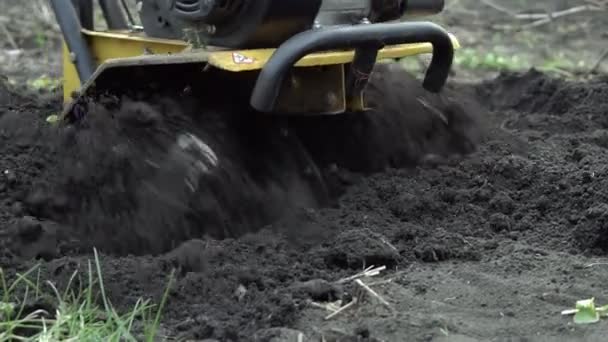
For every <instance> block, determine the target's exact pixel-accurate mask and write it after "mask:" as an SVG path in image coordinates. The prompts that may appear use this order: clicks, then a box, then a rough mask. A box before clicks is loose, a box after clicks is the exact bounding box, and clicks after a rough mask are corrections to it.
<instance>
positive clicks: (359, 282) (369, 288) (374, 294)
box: [355, 279, 393, 309]
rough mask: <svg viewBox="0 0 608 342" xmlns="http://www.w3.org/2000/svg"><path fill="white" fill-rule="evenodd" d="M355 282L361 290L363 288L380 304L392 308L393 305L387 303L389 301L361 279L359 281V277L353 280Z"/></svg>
mask: <svg viewBox="0 0 608 342" xmlns="http://www.w3.org/2000/svg"><path fill="white" fill-rule="evenodd" d="M355 283H356V284H357V285H359V286H360V287H361V288H362V289H363V290H365V291H366V292H367V293H369V294H370V295H371V296H372V297H374V298H376V299H378V300H379V301H380V302H381V303H382V304H384V305H385V306H386V307H388V308H390V309H392V308H393V307H392V306H391V305H390V304H389V302H387V301H386V300H385V299H384V298H382V296H380V295H379V294H378V293H376V291H374V290H373V289H372V288H371V287H369V286H368V285H366V284H365V283H364V282H363V281H361V279H357V280H355Z"/></svg>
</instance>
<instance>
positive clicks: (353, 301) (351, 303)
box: [325, 297, 358, 320]
mask: <svg viewBox="0 0 608 342" xmlns="http://www.w3.org/2000/svg"><path fill="white" fill-rule="evenodd" d="M357 302H358V300H357V297H353V300H351V301H350V303H348V304H346V305H344V306H342V307H341V308H339V309H338V310H336V311H334V312H332V313H330V314H329V315H327V316H325V320H330V319H332V318H334V317H336V316H337V315H338V314H340V313H342V312H344V311H345V310H346V309H348V308H350V307H351V306H353V305H355V304H357Z"/></svg>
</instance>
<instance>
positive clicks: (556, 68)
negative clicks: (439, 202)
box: [0, 0, 608, 89]
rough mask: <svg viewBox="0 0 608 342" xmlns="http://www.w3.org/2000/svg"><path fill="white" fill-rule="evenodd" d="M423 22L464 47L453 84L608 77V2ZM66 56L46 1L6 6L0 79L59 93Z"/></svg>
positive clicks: (497, 4)
mask: <svg viewBox="0 0 608 342" xmlns="http://www.w3.org/2000/svg"><path fill="white" fill-rule="evenodd" d="M125 1H127V2H128V3H130V4H132V5H134V4H135V1H136V0H125ZM410 19H411V18H407V20H410ZM423 19H424V20H432V21H435V22H437V23H440V24H442V25H444V27H445V28H446V29H447V30H449V31H450V32H453V33H455V34H456V35H457V37H458V38H459V39H460V41H461V43H462V49H461V50H459V51H458V52H457V55H456V59H455V66H454V74H453V76H452V79H456V80H459V81H475V80H479V79H480V78H488V77H493V76H495V75H496V74H497V73H499V72H500V71H503V70H527V69H529V68H531V67H534V68H536V69H539V70H542V71H545V72H547V73H553V74H557V75H560V76H563V77H586V76H587V75H590V74H593V73H598V72H606V71H608V0H537V1H528V0H446V9H445V11H444V12H443V13H442V14H440V15H437V16H435V17H429V18H423ZM60 51H61V50H60V35H59V31H58V27H57V25H56V23H55V18H54V16H53V13H52V11H51V10H50V7H49V4H48V1H47V0H28V1H23V0H2V1H0V77H3V78H6V79H7V80H8V81H9V82H10V83H21V84H27V85H28V86H30V87H38V88H45V89H49V88H53V87H57V86H58V85H59V79H58V77H60V75H61V64H60V62H61V54H60ZM402 63H404V65H406V67H407V68H408V69H410V70H412V71H421V70H422V68H423V67H424V66H425V60H424V57H423V58H420V59H419V58H410V59H407V60H404V61H402Z"/></svg>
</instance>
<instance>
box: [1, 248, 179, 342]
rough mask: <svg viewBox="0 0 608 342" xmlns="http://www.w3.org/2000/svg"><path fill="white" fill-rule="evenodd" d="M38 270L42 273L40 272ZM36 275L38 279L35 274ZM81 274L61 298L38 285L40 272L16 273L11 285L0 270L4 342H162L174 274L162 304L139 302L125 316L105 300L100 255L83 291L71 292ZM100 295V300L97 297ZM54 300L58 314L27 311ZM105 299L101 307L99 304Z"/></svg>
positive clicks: (53, 290) (49, 287) (51, 289)
mask: <svg viewBox="0 0 608 342" xmlns="http://www.w3.org/2000/svg"><path fill="white" fill-rule="evenodd" d="M36 270H38V272H36ZM34 273H36V277H35V279H31V278H32V277H31V275H32V274H34ZM76 277H77V272H74V273H73V274H72V277H71V278H70V281H69V284H68V286H66V290H65V291H63V293H60V291H59V290H58V289H57V288H56V287H55V285H53V283H51V282H49V281H47V282H45V285H46V286H43V284H41V283H40V272H39V268H38V267H34V268H32V269H30V270H29V271H28V272H26V273H25V274H17V276H16V277H15V278H16V279H15V280H13V281H12V282H11V283H8V281H7V277H6V275H5V274H4V272H3V271H2V269H0V290H1V294H0V341H1V342H4V341H7V342H8V341H40V342H46V341H49V342H50V341H83V342H86V341H117V342H118V341H121V342H122V341H148V342H151V341H160V340H162V336H160V334H159V326H160V319H161V313H162V310H163V307H164V306H165V304H166V300H167V296H168V290H169V289H170V287H171V284H172V280H173V273H171V275H170V278H169V284H168V286H167V288H166V290H165V293H164V295H163V297H162V299H161V302H160V304H158V305H154V304H152V303H150V301H149V300H144V299H143V298H140V299H139V300H138V301H137V303H136V304H135V306H134V307H133V308H132V309H131V310H129V312H126V313H119V312H117V310H115V308H114V307H113V306H112V304H111V302H110V300H109V299H108V297H107V296H106V292H105V288H104V285H103V277H102V272H101V266H100V262H99V256H98V254H97V251H95V264H94V265H92V264H91V262H90V261H89V263H88V272H87V275H86V278H87V281H86V286H85V287H84V288H80V289H78V290H77V291H74V290H72V287H73V286H72V285H73V282H74V280H75V279H76ZM98 296H101V297H98ZM40 299H43V300H45V299H46V300H52V302H53V303H54V308H55V312H45V311H44V310H36V311H33V312H25V311H24V309H25V307H26V303H32V302H34V301H36V300H40ZM98 299H101V302H102V304H97V302H99V300H98Z"/></svg>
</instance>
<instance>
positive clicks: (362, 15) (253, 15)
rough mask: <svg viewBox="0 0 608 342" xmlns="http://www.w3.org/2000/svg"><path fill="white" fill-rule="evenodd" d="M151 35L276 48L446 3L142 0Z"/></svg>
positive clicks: (430, 0)
mask: <svg viewBox="0 0 608 342" xmlns="http://www.w3.org/2000/svg"><path fill="white" fill-rule="evenodd" d="M139 4H140V9H141V10H140V16H141V21H142V23H143V26H144V31H145V32H146V34H147V35H149V36H151V37H156V38H170V39H180V40H187V41H190V42H192V43H195V44H200V45H212V46H220V47H227V48H236V49H243V48H276V47H278V46H279V45H280V44H281V43H283V42H284V41H285V40H287V39H289V38H290V37H291V36H293V35H295V34H297V33H299V32H302V31H305V30H309V29H311V28H313V27H314V26H315V25H316V26H320V27H324V26H335V25H356V24H361V23H366V22H370V23H375V22H384V21H391V20H396V19H399V18H401V17H402V16H403V14H404V13H405V12H408V13H413V12H424V13H437V12H440V11H441V10H442V9H443V5H444V0H139Z"/></svg>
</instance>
